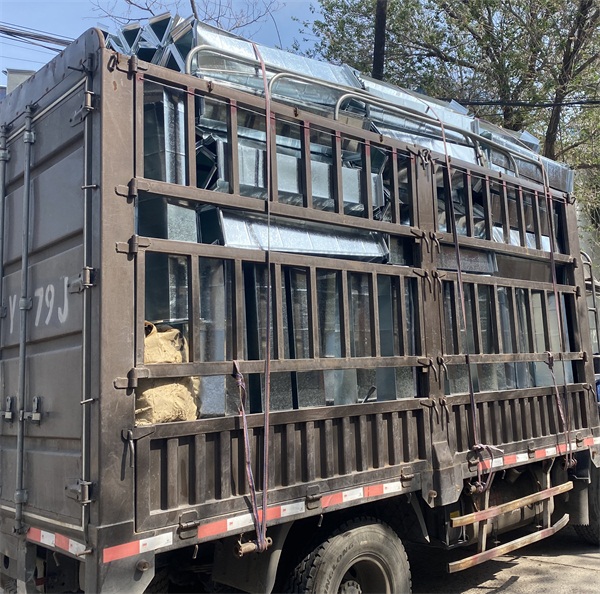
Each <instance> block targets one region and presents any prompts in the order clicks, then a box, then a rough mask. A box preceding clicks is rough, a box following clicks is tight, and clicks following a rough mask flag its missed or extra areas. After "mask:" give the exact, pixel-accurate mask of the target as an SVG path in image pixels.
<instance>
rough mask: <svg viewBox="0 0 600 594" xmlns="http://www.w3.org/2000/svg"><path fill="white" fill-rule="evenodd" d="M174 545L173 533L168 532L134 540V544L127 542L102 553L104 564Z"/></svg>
mask: <svg viewBox="0 0 600 594" xmlns="http://www.w3.org/2000/svg"><path fill="white" fill-rule="evenodd" d="M172 544H173V533H172V532H166V533H165V534H158V535H157V536H151V537H150V538H142V540H134V541H133V542H127V543H125V544H122V545H117V546H115V547H108V548H106V549H104V551H103V552H102V561H103V563H110V562H111V561H116V560H117V559H125V558H126V557H133V556H134V555H139V554H141V553H145V552H146V551H155V550H156V549H160V548H162V547H168V546H170V545H172Z"/></svg>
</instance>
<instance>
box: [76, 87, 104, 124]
mask: <svg viewBox="0 0 600 594" xmlns="http://www.w3.org/2000/svg"><path fill="white" fill-rule="evenodd" d="M97 105H98V98H97V96H96V94H95V93H93V92H92V91H84V92H83V101H82V103H81V105H80V106H79V108H78V109H77V110H76V111H75V113H74V114H73V115H72V116H71V117H70V118H69V123H70V124H71V126H76V125H77V124H81V122H83V120H85V118H87V116H88V115H89V114H90V113H92V111H94V110H95V109H97Z"/></svg>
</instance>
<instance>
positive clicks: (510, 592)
mask: <svg viewBox="0 0 600 594" xmlns="http://www.w3.org/2000/svg"><path fill="white" fill-rule="evenodd" d="M408 554H409V559H410V561H411V568H412V576H413V580H412V581H413V592H414V593H415V594H484V593H485V594H494V593H496V592H502V593H503V594H537V593H538V592H539V593H542V592H543V593H550V594H600V549H598V547H594V546H590V545H588V544H585V543H582V541H581V540H580V539H579V538H578V536H577V535H576V534H575V531H574V530H573V529H572V528H570V527H567V528H564V529H563V530H561V531H560V532H559V533H558V534H555V535H554V536H553V537H551V538H547V539H545V540H542V541H541V542H538V543H536V544H533V545H530V546H528V547H525V548H524V549H520V550H519V551H515V552H514V553H510V554H508V555H505V556H503V557H498V558H497V559H492V560H491V561H488V562H487V563H483V564H482V565H479V566H477V567H474V568H472V569H468V570H466V571H462V572H459V573H455V574H448V573H446V569H445V566H446V563H448V562H449V561H454V560H456V559H460V558H463V557H464V556H465V551H437V550H432V549H423V548H415V549H410V550H408Z"/></svg>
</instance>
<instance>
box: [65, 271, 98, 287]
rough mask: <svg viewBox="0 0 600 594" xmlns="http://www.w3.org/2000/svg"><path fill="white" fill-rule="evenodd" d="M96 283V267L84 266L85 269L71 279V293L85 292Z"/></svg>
mask: <svg viewBox="0 0 600 594" xmlns="http://www.w3.org/2000/svg"><path fill="white" fill-rule="evenodd" d="M95 284H96V269H95V268H91V267H89V266H84V267H83V270H82V271H81V272H80V273H79V274H78V275H77V276H75V277H73V278H70V279H69V284H68V290H69V293H83V291H85V290H86V289H90V288H91V287H93V286H95Z"/></svg>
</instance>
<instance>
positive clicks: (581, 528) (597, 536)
mask: <svg viewBox="0 0 600 594" xmlns="http://www.w3.org/2000/svg"><path fill="white" fill-rule="evenodd" d="M590 473H591V479H592V481H591V483H590V486H589V490H588V500H589V509H590V523H589V524H585V525H583V524H579V525H577V524H576V525H575V526H573V527H574V528H575V532H577V534H578V536H579V538H581V539H582V540H585V541H586V542H589V543H590V544H593V545H596V546H598V545H600V468H596V467H595V466H594V465H593V464H592V465H590Z"/></svg>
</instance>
